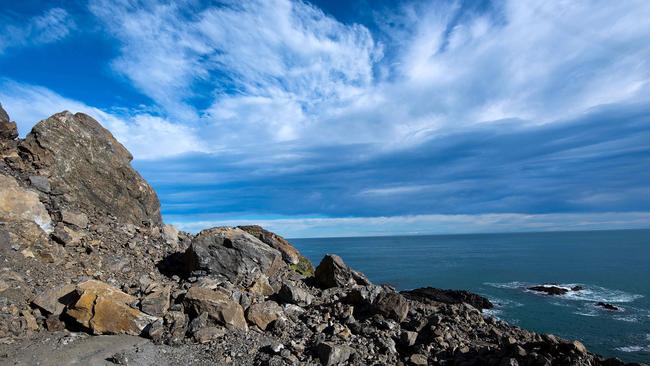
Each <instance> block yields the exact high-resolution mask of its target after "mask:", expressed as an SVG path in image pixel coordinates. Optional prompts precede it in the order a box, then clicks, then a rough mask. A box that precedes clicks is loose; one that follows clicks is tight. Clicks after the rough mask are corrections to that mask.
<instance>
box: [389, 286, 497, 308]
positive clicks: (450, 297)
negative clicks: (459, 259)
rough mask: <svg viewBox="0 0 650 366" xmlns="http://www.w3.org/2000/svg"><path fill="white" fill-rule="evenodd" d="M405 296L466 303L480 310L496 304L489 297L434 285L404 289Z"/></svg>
mask: <svg viewBox="0 0 650 366" xmlns="http://www.w3.org/2000/svg"><path fill="white" fill-rule="evenodd" d="M401 294H402V295H404V297H406V298H407V299H410V300H415V301H419V302H422V303H425V304H428V303H432V302H442V303H446V304H460V303H466V304H469V305H472V306H473V307H475V308H477V309H478V310H483V309H492V308H493V307H494V305H493V304H492V303H491V302H490V300H488V299H487V298H485V297H483V296H481V295H477V294H474V293H471V292H468V291H464V290H441V289H437V288H433V287H423V288H417V289H414V290H408V291H402V292H401Z"/></svg>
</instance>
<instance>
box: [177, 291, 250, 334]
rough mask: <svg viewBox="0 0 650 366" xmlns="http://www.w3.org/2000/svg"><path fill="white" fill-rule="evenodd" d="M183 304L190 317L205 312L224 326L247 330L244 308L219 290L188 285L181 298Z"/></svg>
mask: <svg viewBox="0 0 650 366" xmlns="http://www.w3.org/2000/svg"><path fill="white" fill-rule="evenodd" d="M183 305H184V306H185V309H187V311H188V312H189V313H190V315H191V316H192V317H198V316H200V315H201V314H203V313H207V314H208V317H209V318H210V319H213V320H215V321H217V322H219V323H221V324H223V325H225V326H228V327H231V328H234V329H240V330H244V331H245V330H248V326H247V325H246V318H245V317H244V309H243V308H242V307H241V305H239V304H238V303H236V302H235V301H233V300H232V298H230V296H228V295H227V294H226V293H224V292H222V291H220V290H211V289H209V288H207V287H198V286H193V287H190V289H189V290H188V291H187V294H185V298H184V299H183Z"/></svg>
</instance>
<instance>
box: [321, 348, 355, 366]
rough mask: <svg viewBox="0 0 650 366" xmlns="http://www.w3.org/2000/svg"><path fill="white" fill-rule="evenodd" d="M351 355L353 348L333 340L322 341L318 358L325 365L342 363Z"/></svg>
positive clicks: (330, 365)
mask: <svg viewBox="0 0 650 366" xmlns="http://www.w3.org/2000/svg"><path fill="white" fill-rule="evenodd" d="M351 355H352V349H351V348H350V347H348V346H342V345H338V344H335V343H332V342H321V343H319V344H318V358H319V359H320V362H321V364H322V365H323V366H332V365H340V364H342V363H344V362H346V361H347V360H348V359H349V358H350V356H351Z"/></svg>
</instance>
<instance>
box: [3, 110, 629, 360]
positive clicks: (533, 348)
mask: <svg viewBox="0 0 650 366" xmlns="http://www.w3.org/2000/svg"><path fill="white" fill-rule="evenodd" d="M130 161H131V155H130V154H129V152H128V151H127V150H126V149H125V148H124V147H123V146H122V145H121V144H120V143H119V142H118V141H117V140H115V138H114V137H113V136H112V135H111V134H110V133H109V132H108V131H107V130H105V129H104V128H103V127H101V125H100V124H99V123H98V122H97V121H95V120H93V119H92V118H91V117H89V116H87V115H84V114H80V113H78V114H71V113H69V112H62V113H58V114H55V115H53V116H52V117H50V118H48V119H46V120H44V121H41V122H39V123H38V124H37V125H36V126H35V127H34V129H33V130H32V132H30V133H29V134H28V135H27V137H26V138H25V139H24V140H20V139H18V134H17V131H16V125H15V123H12V122H11V121H10V119H9V116H8V115H7V114H6V112H5V111H4V110H2V109H1V108H0V364H7V365H29V364H41V365H63V364H122V365H126V364H130V365H153V364H155V365H189V364H195V365H227V364H231V365H319V364H322V365H624V363H623V362H622V361H619V360H616V359H604V358H602V357H600V356H597V355H594V354H592V353H589V352H588V351H587V350H586V349H585V347H584V346H583V345H582V344H581V343H580V342H578V341H568V340H563V339H560V338H557V337H555V336H553V335H540V334H535V333H533V332H529V331H526V330H524V329H520V328H517V327H514V326H511V325H509V324H507V323H504V322H502V321H500V320H497V319H495V318H491V317H488V316H485V315H484V314H482V313H481V309H483V308H488V307H489V306H490V304H489V301H487V300H486V299H484V298H482V297H480V296H478V295H475V294H471V293H467V292H464V291H450V290H438V289H432V288H425V289H418V290H413V291H408V292H404V293H403V294H400V293H398V292H397V291H396V290H395V289H393V288H391V287H390V286H386V285H377V284H373V283H372V282H371V281H370V280H369V279H368V278H367V277H366V276H365V275H363V274H362V273H360V272H358V271H355V270H353V269H352V268H350V267H349V266H347V265H346V264H345V262H344V260H343V259H342V258H340V257H338V256H336V255H327V256H326V257H325V258H323V260H322V261H321V263H320V264H319V265H318V266H317V267H316V268H315V270H314V268H313V267H312V265H311V263H309V261H308V260H307V259H306V258H305V257H303V256H302V255H301V254H300V253H299V252H298V251H297V250H296V249H295V248H294V247H293V246H292V245H291V244H290V243H289V242H288V241H286V240H285V239H283V238H282V237H280V236H279V235H276V234H274V233H271V232H269V231H267V230H264V229H263V228H261V227H258V226H241V227H237V228H231V227H220V228H211V229H206V230H204V231H202V232H200V233H199V234H197V235H191V234H188V233H184V232H179V231H178V230H176V229H175V228H173V227H171V226H169V225H165V224H164V223H163V222H162V219H161V216H160V206H159V202H158V198H157V197H156V194H155V192H154V191H153V189H152V188H151V187H150V186H149V185H148V184H147V183H146V182H145V181H144V180H143V179H142V177H141V176H140V175H139V174H138V173H137V172H136V171H135V170H133V168H132V167H131V165H130Z"/></svg>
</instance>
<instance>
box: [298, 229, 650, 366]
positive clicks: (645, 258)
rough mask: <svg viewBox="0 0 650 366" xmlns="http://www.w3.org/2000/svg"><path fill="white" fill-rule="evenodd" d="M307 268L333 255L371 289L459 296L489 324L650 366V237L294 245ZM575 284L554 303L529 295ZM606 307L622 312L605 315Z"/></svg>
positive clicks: (640, 233) (630, 233)
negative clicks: (467, 296) (480, 306)
mask: <svg viewBox="0 0 650 366" xmlns="http://www.w3.org/2000/svg"><path fill="white" fill-rule="evenodd" d="M291 242H292V243H294V244H295V246H296V247H297V248H298V249H299V250H300V251H301V252H302V253H303V254H304V255H306V256H307V257H308V258H309V259H310V260H312V262H314V264H318V262H319V261H320V259H321V258H322V257H323V255H325V254H326V253H335V254H338V255H340V256H341V257H342V258H343V259H344V260H345V262H346V263H348V264H349V265H351V266H352V267H354V268H355V269H358V270H361V271H362V272H364V273H365V274H366V275H368V277H369V278H370V279H371V280H372V281H373V282H374V283H388V284H391V285H393V286H395V287H396V288H398V289H400V290H403V289H409V288H416V287H423V286H433V287H440V288H451V289H466V290H470V291H473V292H476V293H479V294H481V295H484V296H486V297H488V298H489V299H491V300H492V301H493V302H494V303H495V304H496V306H497V307H496V309H494V310H492V311H491V312H492V314H493V315H494V316H497V317H499V318H501V319H504V320H507V321H509V322H511V323H513V324H516V325H518V326H521V327H524V328H527V329H530V330H534V331H537V332H545V333H553V334H557V335H560V336H562V337H566V338H575V339H580V340H582V341H583V342H584V343H585V344H586V345H587V346H588V347H589V349H590V350H591V351H593V352H595V353H599V354H602V355H606V356H610V357H611V356H616V357H620V358H622V359H624V360H626V361H630V362H631V361H636V362H639V361H641V362H646V363H650V230H624V231H590V232H553V233H516V234H472V235H435V236H394V237H362V238H322V239H292V240H291ZM540 283H558V284H564V285H574V284H580V285H582V286H584V287H585V289H584V290H583V291H580V292H577V293H573V294H571V295H565V296H559V297H551V296H544V295H539V294H535V293H532V292H529V291H526V290H525V288H526V287H527V286H529V285H533V284H540ZM598 301H604V302H608V303H611V304H614V305H616V306H620V307H622V308H623V311H621V312H609V311H606V310H602V309H600V308H598V307H596V306H595V304H596V303H597V302H598Z"/></svg>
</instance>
